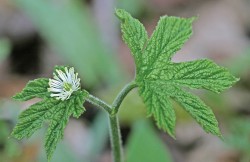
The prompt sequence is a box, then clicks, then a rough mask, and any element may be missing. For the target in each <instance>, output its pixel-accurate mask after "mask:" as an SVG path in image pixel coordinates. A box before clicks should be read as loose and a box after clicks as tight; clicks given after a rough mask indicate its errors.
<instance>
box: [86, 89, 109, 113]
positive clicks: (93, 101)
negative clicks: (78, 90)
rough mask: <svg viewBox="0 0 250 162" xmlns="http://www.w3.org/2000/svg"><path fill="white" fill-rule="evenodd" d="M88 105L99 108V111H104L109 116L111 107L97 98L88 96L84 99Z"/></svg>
mask: <svg viewBox="0 0 250 162" xmlns="http://www.w3.org/2000/svg"><path fill="white" fill-rule="evenodd" d="M86 100H87V101H88V102H89V103H91V104H93V105H95V106H96V107H99V108H101V109H104V110H106V111H107V112H108V113H109V114H111V112H112V107H111V106H110V105H108V104H107V103H106V102H104V101H102V100H100V99H99V98H97V97H95V96H93V95H91V94H89V96H88V98H87V99H86Z"/></svg>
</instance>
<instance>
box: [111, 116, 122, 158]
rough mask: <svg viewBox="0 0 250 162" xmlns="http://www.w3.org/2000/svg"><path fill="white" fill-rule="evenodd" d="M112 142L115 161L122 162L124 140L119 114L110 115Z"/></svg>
mask: <svg viewBox="0 0 250 162" xmlns="http://www.w3.org/2000/svg"><path fill="white" fill-rule="evenodd" d="M109 125H110V142H111V148H112V154H113V161H114V162H122V140H121V132H120V127H119V122H118V117H117V115H115V116H109Z"/></svg>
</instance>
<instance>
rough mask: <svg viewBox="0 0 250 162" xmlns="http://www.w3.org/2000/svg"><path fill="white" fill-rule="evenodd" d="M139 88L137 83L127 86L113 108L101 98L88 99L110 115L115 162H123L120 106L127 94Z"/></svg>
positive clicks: (118, 96) (90, 96)
mask: <svg viewBox="0 0 250 162" xmlns="http://www.w3.org/2000/svg"><path fill="white" fill-rule="evenodd" d="M135 87H137V85H136V83H135V81H132V82H130V83H129V84H127V85H126V86H125V87H124V88H123V89H122V90H121V92H120V93H119V94H118V95H117V97H116V98H115V100H114V102H113V104H112V106H110V105H108V104H107V103H105V102H104V101H102V100H100V99H99V98H97V97H95V96H93V95H91V94H90V95H89V97H88V98H87V99H86V100H87V101H88V102H90V103H91V104H93V105H95V106H97V107H99V108H102V109H104V110H106V111H107V112H108V113H109V125H110V142H111V146H112V153H113V160H114V162H122V160H123V158H122V140H121V132H120V127H119V122H118V117H117V113H118V110H119V108H120V105H121V103H122V101H123V100H124V98H125V97H126V96H127V94H128V93H129V92H130V91H131V90H132V89H133V88H135Z"/></svg>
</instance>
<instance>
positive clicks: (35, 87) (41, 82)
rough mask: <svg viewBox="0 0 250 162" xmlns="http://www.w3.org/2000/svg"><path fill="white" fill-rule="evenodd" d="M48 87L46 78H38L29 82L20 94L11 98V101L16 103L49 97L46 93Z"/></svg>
mask: <svg viewBox="0 0 250 162" xmlns="http://www.w3.org/2000/svg"><path fill="white" fill-rule="evenodd" d="M48 87H49V79H47V78H40V79H35V80H32V81H29V82H28V84H27V85H26V86H25V88H24V89H23V90H22V92H20V93H17V94H16V95H15V96H13V99H15V100H18V101H27V100H30V99H32V98H35V97H38V98H47V97H49V95H50V94H49V92H48Z"/></svg>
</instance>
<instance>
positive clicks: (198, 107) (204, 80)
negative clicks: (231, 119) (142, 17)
mask: <svg viewBox="0 0 250 162" xmlns="http://www.w3.org/2000/svg"><path fill="white" fill-rule="evenodd" d="M119 13H125V14H120V15H121V16H119V15H118V17H119V18H120V17H121V18H120V19H121V20H122V30H123V37H124V36H125V38H126V39H124V40H125V42H126V43H127V44H129V47H130V48H131V51H132V53H133V55H135V54H137V55H138V56H136V57H135V64H136V67H137V71H136V72H137V73H136V83H137V85H138V87H139V94H140V96H141V97H142V98H143V101H144V102H145V103H146V106H147V112H148V114H149V116H151V115H152V116H153V117H154V118H155V120H156V123H157V125H158V127H159V128H162V129H163V130H164V131H166V132H168V133H169V134H170V135H171V136H174V134H175V133H174V127H175V120H176V119H175V118H176V117H175V112H174V109H173V108H172V103H171V99H173V100H175V101H177V102H179V103H180V104H181V105H182V106H183V107H184V109H185V110H186V111H187V112H188V113H189V114H190V115H191V116H192V117H193V118H194V119H195V120H196V121H197V122H198V123H199V124H200V125H201V126H202V127H203V129H204V130H205V131H206V132H210V133H212V134H214V135H217V136H221V134H220V131H219V127H218V122H217V120H216V118H215V116H214V114H213V112H212V110H211V109H210V108H209V107H208V106H206V105H205V104H204V103H203V102H202V101H201V100H200V99H199V98H198V97H195V96H194V95H192V94H190V93H188V92H185V91H184V90H183V89H182V88H184V87H187V88H192V89H193V88H196V89H206V90H210V91H213V92H216V93H219V92H221V91H223V90H225V89H227V88H230V87H231V86H232V85H233V84H234V83H235V82H237V81H238V80H239V79H237V78H235V77H234V76H233V75H232V74H231V73H230V72H229V71H228V70H227V69H225V68H223V67H220V66H218V65H216V64H215V63H214V62H212V61H210V60H207V59H204V60H196V61H189V62H181V63H173V62H171V59H172V57H173V55H174V54H175V53H176V52H177V51H178V50H180V49H181V47H182V46H183V44H184V43H185V42H186V41H187V40H188V39H189V37H190V36H191V35H192V23H193V21H194V20H195V18H187V19H186V18H178V17H172V16H170V17H168V16H163V17H161V19H160V20H159V22H158V25H157V27H156V29H155V31H154V32H153V34H152V36H151V38H150V39H149V40H148V41H147V44H146V45H145V43H144V46H143V48H135V47H142V46H139V45H140V44H139V45H138V43H140V42H143V41H140V40H135V38H136V37H135V36H134V35H136V34H140V32H138V31H140V30H137V33H135V32H133V34H134V35H132V34H128V33H132V31H135V29H134V28H135V27H137V28H143V27H141V26H140V25H127V24H135V23H124V22H128V20H127V19H129V22H136V24H140V23H139V22H138V20H136V19H134V18H132V17H131V16H130V15H128V14H126V12H125V11H120V12H119ZM124 15H126V16H124ZM124 17H125V18H126V19H125V18H124ZM125 20H126V21H125ZM124 24H126V26H125V25H124ZM131 26H132V27H133V28H131ZM123 28H126V29H123ZM143 29H144V28H143ZM124 31H126V32H124ZM124 33H125V34H124ZM145 33H146V32H145ZM143 37H145V38H147V36H143ZM139 38H141V37H139ZM131 40H133V41H131ZM128 41H129V43H128ZM135 41H136V43H134V42H135ZM138 59H139V60H138Z"/></svg>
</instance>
